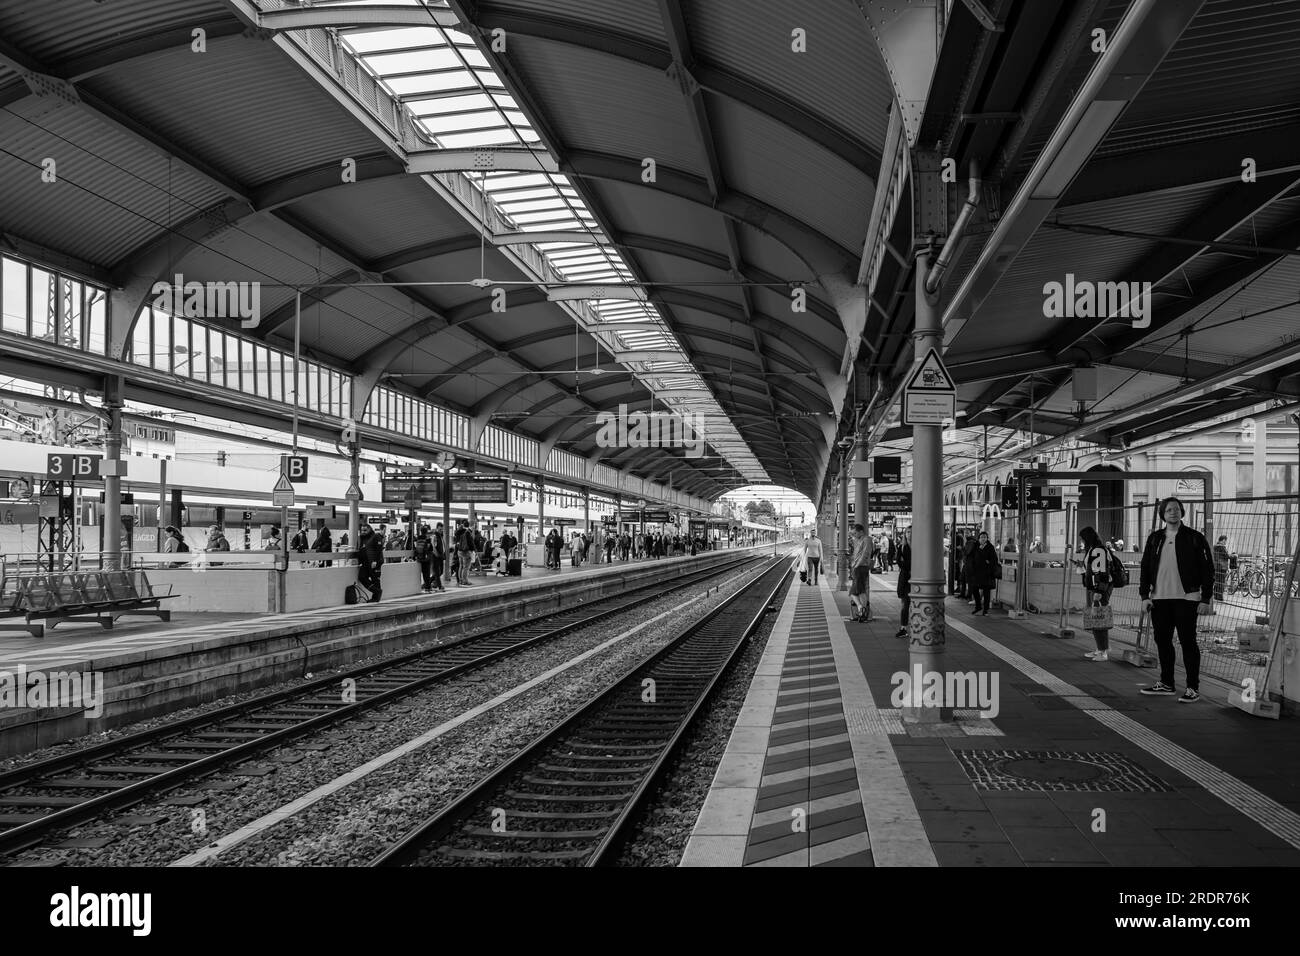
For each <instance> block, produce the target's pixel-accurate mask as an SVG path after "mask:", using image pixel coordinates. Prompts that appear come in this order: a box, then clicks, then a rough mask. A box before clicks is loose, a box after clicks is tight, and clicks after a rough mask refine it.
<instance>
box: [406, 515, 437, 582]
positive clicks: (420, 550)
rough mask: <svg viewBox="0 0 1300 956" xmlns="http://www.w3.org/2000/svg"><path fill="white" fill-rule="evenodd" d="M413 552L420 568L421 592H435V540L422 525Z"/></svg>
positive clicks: (412, 544)
mask: <svg viewBox="0 0 1300 956" xmlns="http://www.w3.org/2000/svg"><path fill="white" fill-rule="evenodd" d="M411 550H412V551H413V552H414V553H415V563H416V564H418V565H419V566H420V581H421V585H420V590H421V591H423V592H424V593H425V594H428V593H429V592H430V591H432V590H433V540H432V538H430V537H429V529H428V528H427V527H426V526H424V525H420V530H419V531H418V532H416V535H415V540H414V541H413V542H411Z"/></svg>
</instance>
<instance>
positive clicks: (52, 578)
mask: <svg viewBox="0 0 1300 956" xmlns="http://www.w3.org/2000/svg"><path fill="white" fill-rule="evenodd" d="M9 584H10V582H6V598H5V606H4V607H3V608H0V618H13V617H22V618H23V619H24V623H22V624H17V623H12V624H10V623H0V630H5V631H28V632H30V633H31V634H32V635H33V636H35V637H44V636H45V627H46V626H49V627H50V628H54V627H55V626H57V625H58V624H61V623H62V622H64V621H94V622H96V623H98V624H99V625H100V626H101V627H103V628H105V629H109V628H112V626H113V622H114V621H116V620H117V619H118V618H119V617H123V616H124V615H127V614H147V615H151V616H154V617H157V618H159V619H161V620H163V621H170V620H171V611H169V610H166V609H164V608H163V607H162V602H163V601H165V600H168V599H169V598H173V597H178V596H179V595H175V594H172V593H171V585H170V584H169V585H167V591H166V593H162V592H161V591H158V590H155V589H154V587H153V585H151V584H150V583H149V577H148V575H147V574H145V572H143V571H75V572H68V571H65V572H59V573H55V574H32V575H25V576H23V577H19V578H16V579H14V580H13V581H12V592H10V591H9V589H8V586H9ZM42 622H43V623H42Z"/></svg>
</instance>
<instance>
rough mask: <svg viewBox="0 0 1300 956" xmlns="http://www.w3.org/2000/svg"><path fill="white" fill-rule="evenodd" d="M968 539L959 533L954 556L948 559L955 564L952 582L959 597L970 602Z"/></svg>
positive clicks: (951, 555) (954, 541) (953, 549)
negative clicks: (968, 587)
mask: <svg viewBox="0 0 1300 956" xmlns="http://www.w3.org/2000/svg"><path fill="white" fill-rule="evenodd" d="M965 549H966V538H965V537H964V536H963V535H962V533H961V532H960V531H959V532H957V536H956V537H955V538H954V539H953V548H952V554H950V555H949V556H948V559H949V560H950V561H952V563H953V569H952V580H953V587H954V588H955V589H956V591H957V597H959V598H961V599H962V600H963V601H968V600H970V598H969V597H967V595H968V594H969V593H970V592H969V591H967V590H966V552H965Z"/></svg>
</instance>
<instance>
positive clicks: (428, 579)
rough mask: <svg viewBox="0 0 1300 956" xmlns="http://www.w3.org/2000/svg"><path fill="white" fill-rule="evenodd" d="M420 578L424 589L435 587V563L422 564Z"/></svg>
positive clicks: (425, 562)
mask: <svg viewBox="0 0 1300 956" xmlns="http://www.w3.org/2000/svg"><path fill="white" fill-rule="evenodd" d="M420 578H421V580H422V582H423V585H424V587H426V588H431V587H433V561H421V562H420Z"/></svg>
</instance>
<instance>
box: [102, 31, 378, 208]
mask: <svg viewBox="0 0 1300 956" xmlns="http://www.w3.org/2000/svg"><path fill="white" fill-rule="evenodd" d="M86 86H87V88H89V89H90V90H91V91H92V92H94V93H95V94H96V95H98V96H100V97H101V98H103V99H105V100H107V101H109V102H111V103H113V104H114V105H115V106H117V107H118V108H119V109H122V110H125V111H126V112H127V113H129V114H131V115H132V116H133V117H134V118H135V119H136V120H138V121H139V122H141V123H142V124H144V125H145V126H147V127H149V128H150V129H152V130H154V131H156V132H158V133H161V134H162V135H163V136H165V137H167V139H169V140H170V141H172V142H175V143H177V144H178V145H181V146H184V147H185V148H187V149H188V150H190V151H191V152H192V153H195V154H197V155H199V156H202V157H203V158H204V160H205V161H207V162H208V163H210V164H211V165H213V166H215V167H217V168H218V169H221V170H223V171H224V172H225V173H226V174H227V175H229V176H231V177H232V178H234V179H236V180H238V181H239V182H242V183H246V184H249V185H250V186H253V185H259V184H263V183H267V182H270V181H272V180H275V179H278V178H280V177H282V176H286V175H289V174H291V173H294V172H298V171H301V170H304V169H310V168H313V167H315V166H319V165H320V164H321V163H322V162H324V161H327V160H328V161H331V162H333V161H341V160H342V158H343V157H345V156H365V155H367V154H370V153H374V152H376V151H377V150H378V149H379V148H380V145H379V143H377V141H376V140H375V137H374V136H373V135H372V134H371V133H369V132H367V131H366V130H365V128H364V127H362V126H361V124H360V122H359V121H357V120H355V119H353V118H351V117H350V116H348V114H347V113H346V112H345V111H344V110H343V108H342V107H341V106H338V105H336V104H335V103H334V102H333V101H332V100H330V99H329V98H328V97H326V96H324V95H323V94H322V92H321V90H320V87H319V86H318V85H317V84H315V83H313V82H312V80H311V79H310V78H309V77H308V76H307V75H305V74H304V73H303V72H302V70H301V69H299V68H298V66H297V65H295V64H294V63H293V62H292V61H291V60H289V59H288V58H287V57H286V56H285V55H284V53H283V52H282V51H281V50H280V49H279V47H277V46H275V45H274V44H270V43H264V42H261V41H259V40H253V39H244V38H242V37H241V38H231V39H229V40H228V41H226V42H223V43H216V44H212V45H211V46H209V48H208V52H207V53H206V54H202V55H201V56H200V55H199V54H194V53H190V52H189V49H188V48H185V49H182V50H176V51H169V52H166V53H160V54H158V55H156V56H153V57H151V58H150V59H149V61H148V68H147V69H141V70H122V71H117V72H113V73H105V74H101V75H99V76H96V77H95V78H94V79H92V80H89V81H87V83H86ZM303 104H312V106H311V108H308V109H304V107H303ZM264 144H274V148H263V145H264Z"/></svg>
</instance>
